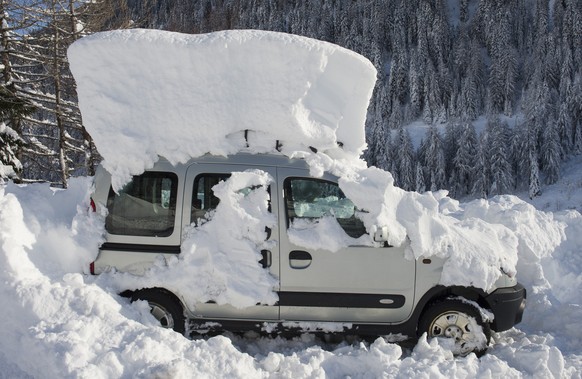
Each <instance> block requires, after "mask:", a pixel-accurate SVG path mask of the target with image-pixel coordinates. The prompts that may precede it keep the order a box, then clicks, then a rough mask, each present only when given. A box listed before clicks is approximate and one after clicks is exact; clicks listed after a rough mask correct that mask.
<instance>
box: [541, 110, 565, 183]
mask: <svg viewBox="0 0 582 379" xmlns="http://www.w3.org/2000/svg"><path fill="white" fill-rule="evenodd" d="M541 151H542V156H541V161H542V167H543V171H544V173H545V174H546V180H545V182H546V184H554V183H556V182H557V181H558V179H559V178H560V157H561V156H562V155H563V153H562V149H561V145H560V135H559V133H558V125H557V123H556V122H555V121H550V122H549V124H548V125H547V126H546V129H544V133H543V141H542V147H541Z"/></svg>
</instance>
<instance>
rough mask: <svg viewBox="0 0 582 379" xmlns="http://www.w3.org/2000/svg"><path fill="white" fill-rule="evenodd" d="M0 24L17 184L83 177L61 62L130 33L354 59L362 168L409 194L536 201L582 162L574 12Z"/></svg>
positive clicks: (380, 8) (83, 141) (452, 4)
mask: <svg viewBox="0 0 582 379" xmlns="http://www.w3.org/2000/svg"><path fill="white" fill-rule="evenodd" d="M0 17H2V23H1V29H0V40H1V44H2V50H1V53H0V54H1V59H2V62H1V63H2V64H1V66H0V68H1V73H2V76H1V78H0V81H1V83H2V86H1V88H0V117H1V118H2V120H1V121H2V124H0V175H1V176H2V177H10V178H14V179H16V180H17V181H24V182H31V181H49V182H52V183H54V184H57V185H60V186H63V187H66V186H67V183H68V180H69V178H70V177H71V176H80V175H88V174H89V175H90V174H92V172H93V169H94V167H95V165H96V163H97V162H98V161H99V156H98V152H97V151H96V150H95V148H94V146H93V144H92V141H91V136H90V135H88V134H87V133H86V131H85V129H84V127H83V124H82V120H81V116H80V113H79V110H78V107H77V102H76V94H75V83H74V80H73V78H72V76H71V75H70V72H69V70H68V62H67V56H66V49H67V47H68V46H69V45H70V44H71V43H72V42H73V41H75V40H77V39H79V38H81V37H82V36H84V35H88V34H91V33H94V32H97V31H102V30H109V29H119V28H136V27H140V28H154V29H164V30H171V31H179V32H185V33H205V32H210V31H216V30H223V29H241V28H245V29H247V28H248V29H264V30H274V31H283V32H288V33H294V34H299V35H304V36H308V37H313V38H317V39H321V40H325V41H329V42H333V43H336V44H338V45H341V46H344V47H347V48H349V49H352V50H354V51H356V52H358V53H361V54H362V55H364V56H366V57H367V58H369V59H370V60H371V61H372V62H373V64H374V65H375V66H376V68H377V70H378V81H377V85H376V88H375V90H374V95H373V98H372V101H371V104H370V106H369V109H368V118H367V125H366V132H367V142H368V146H369V148H368V150H367V152H366V157H365V158H366V160H367V161H368V163H369V164H371V165H376V166H378V167H381V168H384V169H387V170H389V171H391V173H392V174H393V175H394V177H395V180H396V183H397V184H398V185H400V186H401V187H402V188H404V189H407V190H417V191H424V190H436V189H440V188H446V189H448V190H449V191H450V193H451V195H452V196H454V197H465V196H476V197H486V196H490V195H496V194H501V193H507V192H514V191H528V192H529V195H530V197H535V196H536V195H537V194H538V193H540V191H541V190H542V188H543V186H544V185H546V184H551V183H554V182H556V181H557V180H558V179H559V177H560V167H561V164H562V162H563V161H564V160H566V159H568V158H569V157H571V156H572V155H575V154H579V153H581V152H582V69H581V67H582V43H581V42H580V41H582V2H580V1H578V0H515V1H498V0H447V1H442V0H441V1H427V0H364V1H357V2H356V1H345V0H331V1H326V0H309V1H308V0H304V1H301V0H298V1H293V2H288V1H275V0H271V1H262V0H261V1H259V0H252V1H239V0H213V1H210V0H206V1H190V0H172V1H170V0H145V1H130V0H117V1H113V0H100V1H92V2H86V1H75V0H67V1H56V0H18V1H16V0H0ZM160 127H163V125H160Z"/></svg>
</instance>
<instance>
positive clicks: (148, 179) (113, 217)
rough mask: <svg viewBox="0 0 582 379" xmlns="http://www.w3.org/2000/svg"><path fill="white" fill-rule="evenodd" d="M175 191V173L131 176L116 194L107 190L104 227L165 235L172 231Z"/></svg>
mask: <svg viewBox="0 0 582 379" xmlns="http://www.w3.org/2000/svg"><path fill="white" fill-rule="evenodd" d="M177 193H178V177H177V176H176V174H174V173H170V172H146V173H144V174H142V175H139V176H134V177H133V180H132V181H131V182H130V183H128V184H127V185H126V186H125V187H123V189H122V190H121V191H119V193H118V194H116V193H115V192H114V191H113V189H110V190H109V197H108V199H107V210H108V211H109V213H108V215H107V218H106V220H105V228H106V229H107V231H108V232H109V233H111V234H119V235H130V236H150V237H167V236H169V235H171V234H172V232H173V231H174V223H175V219H176V197H177Z"/></svg>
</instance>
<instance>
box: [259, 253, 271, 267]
mask: <svg viewBox="0 0 582 379" xmlns="http://www.w3.org/2000/svg"><path fill="white" fill-rule="evenodd" d="M261 256H262V257H263V259H261V260H260V261H259V263H260V264H261V266H263V268H267V267H271V263H273V262H272V257H271V252H270V251H269V250H261Z"/></svg>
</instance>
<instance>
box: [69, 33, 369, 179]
mask: <svg viewBox="0 0 582 379" xmlns="http://www.w3.org/2000/svg"><path fill="white" fill-rule="evenodd" d="M68 56H69V61H70V66H71V71H72V72H73V75H74V76H75V80H76V81H77V84H78V88H77V92H78V95H79V107H80V108H81V113H82V115H83V124H84V125H85V127H86V128H87V131H88V132H89V133H90V134H91V135H92V136H93V138H94V140H95V143H96V145H97V146H98V149H99V153H100V154H101V155H102V157H103V158H104V165H105V167H106V168H107V169H108V171H109V172H111V173H112V174H113V176H114V187H116V188H119V187H120V186H121V185H122V184H123V183H124V182H126V181H127V180H128V179H129V178H130V176H131V175H133V174H140V173H141V172H143V170H144V169H145V168H149V167H151V166H152V164H153V163H154V162H155V161H156V160H157V159H158V156H164V157H165V158H167V159H168V160H170V161H171V162H173V163H176V162H184V161H186V160H187V159H188V158H189V157H197V156H201V155H203V154H205V153H212V154H217V155H226V154H229V153H234V152H237V151H239V150H240V149H241V147H242V146H244V145H245V144H246V141H245V139H244V135H243V134H242V133H240V132H241V131H244V130H249V131H251V134H252V135H250V136H249V135H248V133H247V139H252V140H253V143H254V144H255V146H257V143H262V145H263V146H262V148H263V149H268V150H275V148H276V146H277V142H276V141H277V140H279V141H280V142H279V143H280V144H282V149H283V150H289V149H294V148H295V147H296V146H302V147H303V148H304V149H305V148H307V147H309V146H312V147H314V148H317V149H318V150H328V149H336V148H337V146H338V143H341V144H342V145H343V151H344V152H349V153H351V155H353V156H359V155H360V153H361V152H362V151H363V149H364V148H365V136H364V121H365V118H366V109H367V106H368V102H369V99H370V97H371V95H372V89H373V87H374V83H375V81H376V70H375V68H374V66H373V65H372V64H371V63H370V62H369V61H368V60H367V59H365V58H363V57H362V56H360V55H358V54H356V53H354V52H352V51H350V50H347V49H344V48H342V47H339V46H337V45H333V44H330V43H326V42H321V41H317V40H313V39H310V38H305V37H300V36H295V35H290V34H285V33H276V32H265V31H254V30H231V31H223V32H216V33H210V34H204V35H186V34H180V33H170V32H164V31H157V30H135V29H132V30H116V31H111V32H103V33H96V34H94V35H91V36H89V37H85V38H83V39H81V40H79V41H77V42H75V43H74V44H73V45H72V46H71V47H70V48H69V51H68ZM255 140H256V141H255ZM119 146H123V153H121V152H120V150H119Z"/></svg>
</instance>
